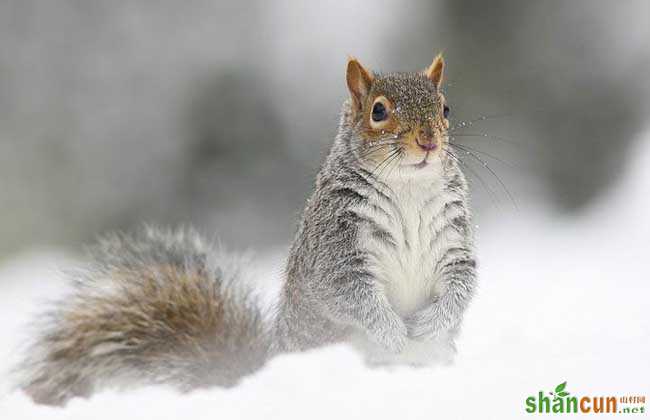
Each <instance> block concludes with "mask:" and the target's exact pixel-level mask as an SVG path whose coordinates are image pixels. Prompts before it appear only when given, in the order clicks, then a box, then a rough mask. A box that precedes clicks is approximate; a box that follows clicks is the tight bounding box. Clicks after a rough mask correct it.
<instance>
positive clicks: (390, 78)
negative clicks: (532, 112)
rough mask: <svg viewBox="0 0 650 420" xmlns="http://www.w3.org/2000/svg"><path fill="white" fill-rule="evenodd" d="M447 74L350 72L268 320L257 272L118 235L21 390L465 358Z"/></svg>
mask: <svg viewBox="0 0 650 420" xmlns="http://www.w3.org/2000/svg"><path fill="white" fill-rule="evenodd" d="M444 65H445V64H444V60H443V58H442V56H441V55H438V56H437V57H436V58H435V59H434V60H433V63H432V64H431V65H430V66H429V67H428V68H427V69H426V70H424V71H423V72H416V73H391V74H377V73H372V72H370V71H368V70H366V69H365V68H364V67H363V66H362V65H361V64H360V63H359V62H358V61H357V60H356V59H353V58H351V59H350V60H349V61H348V64H347V73H346V82H347V87H348V90H349V93H350V98H349V99H348V100H346V101H345V102H344V104H343V107H342V112H341V118H340V124H339V129H338V134H337V136H336V138H335V140H334V143H333V145H332V148H331V151H330V153H329V155H328V157H327V159H326V160H325V163H324V164H323V166H322V168H321V170H320V172H319V174H318V176H317V180H316V185H315V189H314V192H313V194H312V196H311V197H310V198H309V200H308V201H307V205H306V208H305V210H304V212H303V215H302V219H301V221H300V224H299V227H298V231H297V234H296V236H295V240H294V242H293V244H292V246H291V249H290V252H289V257H288V261H287V265H286V270H285V278H284V284H283V286H282V290H281V293H280V298H279V301H278V302H277V305H276V306H275V307H274V308H273V311H272V313H269V314H265V313H262V311H261V310H260V309H259V306H258V305H256V302H255V300H254V299H253V298H252V296H251V290H248V289H247V288H246V286H245V285H244V283H245V282H243V281H242V277H243V276H247V272H248V270H247V269H246V266H247V263H243V262H241V261H240V260H239V258H238V257H237V256H233V255H229V254H226V253H224V252H222V251H220V250H218V249H216V248H215V247H213V246H211V245H210V244H207V243H206V242H204V241H203V240H202V239H201V238H200V236H199V235H197V234H196V233H194V232H193V231H190V230H177V231H171V230H170V231H165V230H158V229H154V228H144V229H142V230H141V231H140V232H137V233H135V234H130V235H127V234H113V235H110V236H107V237H105V238H104V239H102V240H100V241H99V243H98V244H96V245H95V246H94V247H93V248H91V255H90V256H91V258H90V262H89V263H88V265H87V266H86V267H83V268H81V269H79V270H77V271H76V272H74V273H71V275H70V277H71V280H72V283H73V285H74V290H73V292H72V294H71V295H70V296H68V297H67V298H65V299H64V300H62V301H61V302H59V303H57V304H56V305H55V306H54V307H53V308H52V309H51V310H50V311H49V312H47V313H46V314H44V315H43V316H42V317H41V318H38V325H39V328H40V332H39V334H38V335H37V337H36V338H35V340H34V344H33V345H32V347H31V348H30V350H29V351H28V353H27V355H26V358H25V360H24V362H23V363H22V365H21V366H20V367H19V369H18V370H19V372H20V374H21V379H20V384H19V386H20V387H21V388H22V389H24V390H25V392H26V393H27V394H28V395H29V396H31V397H32V399H33V400H34V401H36V402H38V403H44V404H55V405H62V404H65V403H66V402H67V401H68V400H69V399H70V398H72V397H75V396H89V395H91V394H92V393H93V392H94V391H96V390H98V389H101V388H103V387H108V386H118V387H128V386H132V385H134V384H152V383H153V384H155V383H162V384H171V385H173V386H175V387H176V388H178V389H180V390H182V391H189V390H192V389H195V388H199V387H207V386H213V385H217V386H232V385H234V384H236V383H237V381H238V380H239V379H240V378H241V377H243V376H245V375H247V374H250V373H251V372H254V371H255V370H257V369H259V368H260V367H261V366H262V365H263V364H264V363H265V362H266V361H267V360H268V359H269V358H270V357H272V356H274V355H276V354H280V353H285V352H294V351H302V350H306V349H310V348H314V347H319V346H323V345H327V344H330V343H336V342H342V341H348V342H351V343H353V344H354V345H355V346H357V347H358V348H359V349H361V350H362V351H363V352H364V353H365V354H366V355H367V357H368V360H369V361H379V362H382V363H383V362H390V361H397V362H399V363H413V364H420V363H426V361H427V360H426V359H427V358H428V357H431V356H432V354H433V353H434V352H435V351H436V350H435V348H436V347H439V346H448V347H449V349H452V350H453V338H454V336H455V334H456V332H457V331H458V328H459V326H460V322H461V318H462V315H463V312H464V310H465V309H466V307H467V305H468V303H469V301H470V299H471V297H472V294H473V290H474V288H475V281H476V263H475V257H474V246H473V239H472V230H471V224H470V212H469V209H468V188H467V183H466V180H465V177H464V176H463V173H462V171H461V169H460V167H459V166H458V165H459V162H458V161H457V159H455V158H454V154H453V153H450V149H449V147H450V144H449V141H448V130H449V120H448V114H449V107H448V105H447V103H446V99H445V97H444V95H443V94H442V92H441V84H442V80H443V71H444ZM431 343H433V344H434V345H433V346H431V345H430V344H431Z"/></svg>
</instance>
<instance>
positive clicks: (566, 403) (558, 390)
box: [526, 381, 646, 414]
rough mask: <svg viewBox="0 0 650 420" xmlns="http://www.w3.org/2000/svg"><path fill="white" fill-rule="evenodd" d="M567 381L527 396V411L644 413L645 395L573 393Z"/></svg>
mask: <svg viewBox="0 0 650 420" xmlns="http://www.w3.org/2000/svg"><path fill="white" fill-rule="evenodd" d="M566 384H567V383H566V381H564V382H562V383H561V384H559V385H558V386H556V387H555V388H554V389H553V390H552V391H550V392H544V391H539V392H538V393H537V395H531V396H529V397H528V398H526V412H527V413H531V414H533V413H567V414H570V413H580V414H592V413H593V414H600V413H610V414H644V413H645V412H646V410H645V396H644V395H623V396H614V395H610V396H600V395H580V394H572V393H571V392H569V391H568V390H567V386H566Z"/></svg>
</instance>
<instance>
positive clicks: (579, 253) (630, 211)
mask: <svg viewBox="0 0 650 420" xmlns="http://www.w3.org/2000/svg"><path fill="white" fill-rule="evenodd" d="M648 139H650V134H649V135H646V136H645V138H644V140H646V141H639V142H637V146H638V149H637V150H636V153H635V154H634V158H633V159H632V162H631V164H630V165H629V166H628V167H627V168H626V174H625V175H624V177H623V180H622V182H620V183H619V184H618V185H617V186H616V187H615V188H614V189H612V190H611V191H609V192H607V193H606V194H605V195H603V196H602V197H601V198H600V199H599V200H598V201H597V202H596V203H594V204H593V205H592V206H591V207H590V208H589V209H587V210H585V211H584V212H583V213H582V214H580V215H578V216H573V217H560V216H557V215H554V214H553V213H552V211H550V210H548V209H546V208H545V207H544V205H543V204H542V203H540V202H536V201H534V200H532V199H528V200H521V199H520V204H522V202H523V203H524V204H523V206H520V207H521V209H520V210H519V211H518V212H516V213H512V214H507V213H504V212H501V213H499V214H498V215H496V216H495V217H493V220H491V222H489V223H483V225H482V226H481V229H480V231H479V238H478V239H479V247H480V248H479V253H480V288H479V291H478V294H477V296H476V298H475V300H474V302H473V304H472V306H471V307H470V309H469V311H468V312H467V314H466V318H465V324H464V328H463V331H462V334H461V337H460V340H459V343H458V349H459V352H458V355H457V357H456V359H455V361H454V363H453V364H451V365H449V366H436V367H430V368H411V367H392V368H390V369H386V368H369V367H367V366H365V365H364V364H363V362H362V360H361V357H360V356H359V355H358V354H357V353H355V352H354V350H352V349H351V348H350V347H348V346H342V345H341V346H334V347H330V348H325V349H320V350H317V351H312V352H308V353H304V354H298V355H286V356H282V357H278V358H277V359H274V360H272V361H271V362H270V363H269V364H268V365H267V366H266V367H265V368H264V369H263V370H262V371H260V372H259V373H257V374H255V375H253V376H251V377H249V378H247V379H245V380H244V381H243V382H242V384H241V385H240V386H238V387H236V388H234V389H230V390H223V389H211V390H205V391H198V392H194V393H191V394H189V395H179V394H176V393H175V392H174V391H172V390H169V389H165V388H162V387H148V388H143V389H140V390H137V391H130V392H128V393H120V392H116V391H106V392H102V393H99V394H97V395H95V396H94V397H93V398H91V399H90V400H80V399H76V400H73V401H71V402H70V403H69V404H68V406H67V407H66V408H65V409H60V408H50V407H42V406H37V405H34V404H33V403H32V402H31V401H29V400H28V399H27V397H26V396H25V395H23V394H22V393H21V392H20V391H12V390H9V389H8V388H7V387H8V384H9V375H8V374H6V373H3V375H2V376H1V377H0V380H1V381H2V382H3V385H4V388H3V389H4V391H3V392H2V394H0V395H1V396H0V418H2V419H28V418H38V419H50V418H52V419H84V420H86V419H90V418H92V419H114V418H124V419H127V418H141V419H148V418H155V419H161V420H162V419H178V418H188V419H190V418H191V419H193V420H199V419H215V418H220V419H223V418H225V419H229V418H233V419H244V418H279V417H281V418H283V419H292V418H298V419H321V418H322V419H325V418H327V419H331V418H339V417H343V418H375V419H383V418H386V419H389V418H393V419H394V418H403V419H419V418H422V419H434V418H444V419H453V418H459V419H466V418H498V419H505V418H522V417H524V416H526V415H527V414H526V413H525V412H524V407H525V406H524V401H525V399H526V397H527V396H528V395H533V394H536V393H537V392H538V391H540V390H547V391H548V390H550V389H552V388H553V387H554V386H555V385H557V384H559V383H561V382H563V381H568V385H567V389H568V390H569V391H571V392H572V393H574V394H575V393H579V394H585V395H646V396H648V391H649V389H648V383H649V382H648V379H647V375H648V373H650V359H649V358H648V355H650V316H649V315H650V310H649V309H648V308H649V305H648V303H647V296H648V295H650V282H649V281H648V280H649V278H648V274H647V273H648V272H649V271H650V258H649V255H648V254H649V253H648V251H649V250H650V246H648V241H649V239H648V238H650V221H649V219H648V216H649V215H650V197H649V196H648V185H650V141H647V140H648ZM71 263H72V261H71V260H70V259H69V258H68V257H66V256H65V255H63V254H60V253H57V252H34V253H30V254H28V255H24V256H22V257H19V258H17V259H15V260H13V261H9V262H7V263H5V264H4V265H2V266H0V284H2V288H3V289H2V293H1V294H0V326H1V331H0V369H2V371H3V372H6V371H7V370H8V369H9V368H10V367H11V366H12V364H13V363H14V362H15V360H17V357H18V356H19V354H20V347H19V345H20V343H21V340H23V339H24V337H25V334H26V330H25V328H24V324H25V322H27V321H28V320H29V319H30V315H31V314H33V313H34V311H35V310H37V309H38V307H39V306H40V304H41V302H42V300H43V299H44V298H52V297H54V296H57V295H60V293H61V289H62V288H61V283H60V282H59V281H57V280H59V279H60V278H61V276H60V274H58V270H57V267H65V266H66V265H69V264H71ZM269 264H271V263H269ZM277 264H278V262H277V261H276V262H275V266H276V267H277ZM274 272H276V273H277V272H279V270H277V269H276V270H274ZM646 409H647V407H646ZM601 416H602V417H605V416H603V415H601Z"/></svg>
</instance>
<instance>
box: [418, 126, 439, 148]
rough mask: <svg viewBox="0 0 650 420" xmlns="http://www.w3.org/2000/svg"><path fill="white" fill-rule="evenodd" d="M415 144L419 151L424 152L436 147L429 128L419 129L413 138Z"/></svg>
mask: <svg viewBox="0 0 650 420" xmlns="http://www.w3.org/2000/svg"><path fill="white" fill-rule="evenodd" d="M415 142H416V143H417V144H418V146H420V149H422V150H425V151H427V152H428V151H431V150H434V149H435V148H436V146H437V144H436V141H435V140H434V137H433V132H432V130H431V129H430V128H428V127H426V128H421V129H419V130H418V134H417V136H416V138H415Z"/></svg>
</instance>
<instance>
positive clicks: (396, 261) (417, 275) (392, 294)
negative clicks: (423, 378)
mask: <svg viewBox="0 0 650 420" xmlns="http://www.w3.org/2000/svg"><path fill="white" fill-rule="evenodd" d="M393 192H394V194H395V195H397V197H394V198H395V200H394V202H395V204H396V206H397V208H398V209H399V212H400V213H401V215H402V217H400V218H398V215H397V214H394V213H396V211H395V209H393V210H392V211H390V209H389V208H388V207H386V206H385V205H382V208H384V209H385V210H387V211H388V212H389V213H391V216H392V217H390V218H389V217H387V216H386V215H385V214H383V213H381V212H376V211H375V212H373V211H371V210H370V209H369V208H366V209H364V210H363V211H364V213H365V214H366V215H368V216H373V219H374V220H375V221H377V223H378V224H380V225H381V226H382V228H384V229H386V230H387V231H389V232H390V233H391V234H392V236H393V238H394V239H395V240H396V242H397V247H396V248H395V247H392V246H389V245H386V244H385V243H384V242H382V241H379V240H377V239H375V238H373V237H372V235H371V232H367V231H362V232H361V235H360V237H359V240H360V245H361V246H362V248H364V249H365V250H367V251H369V253H370V254H371V255H372V256H373V257H371V263H372V270H373V272H374V274H375V275H376V278H377V279H378V281H379V283H380V285H381V286H382V287H383V288H384V292H385V294H386V296H387V298H388V300H389V302H390V303H391V305H392V306H393V309H394V310H395V311H396V312H397V313H398V314H399V315H400V316H401V317H403V318H405V317H407V316H409V315H411V314H412V313H414V312H416V311H418V310H420V309H422V308H424V307H426V306H427V305H429V304H431V303H432V301H433V298H434V297H435V296H437V295H439V294H440V293H442V292H443V291H444V289H443V285H442V284H441V282H440V281H439V279H438V278H437V277H436V276H435V274H434V269H435V265H436V262H437V261H438V259H439V258H440V256H441V255H442V253H444V252H445V250H446V249H448V248H450V247H454V246H458V245H459V244H460V243H461V240H462V238H461V237H460V236H459V234H458V233H456V232H453V231H452V232H449V231H445V233H444V235H436V230H438V231H439V230H440V228H441V227H442V226H444V224H445V223H446V220H436V221H434V223H433V224H432V228H431V229H426V228H425V227H426V226H429V224H431V221H432V220H433V218H434V217H435V216H436V215H439V214H440V212H441V211H442V209H443V207H444V205H445V204H446V203H447V202H448V201H450V199H451V197H449V196H448V195H446V193H444V192H443V186H442V181H441V180H440V181H439V182H437V183H436V182H434V183H433V184H432V183H431V182H418V181H416V180H412V181H406V182H405V183H404V184H403V185H401V188H394V191H393ZM432 198H433V199H434V201H433V202H431V199H432ZM427 201H429V205H428V206H427V208H426V210H423V205H424V204H425V203H426V202H427ZM376 204H378V205H379V201H378V202H377V203H376ZM397 220H402V221H403V223H395V221H397ZM423 226H424V227H423ZM437 236H440V237H437ZM432 240H433V241H434V242H433V243H434V246H433V247H430V244H431V241H432ZM407 243H408V245H407ZM353 343H354V345H355V347H357V348H358V349H359V350H361V351H362V353H365V355H366V360H367V361H368V362H370V363H371V364H395V363H397V364H415V365H421V364H430V363H436V362H437V363H440V362H442V363H448V362H450V361H451V359H452V358H453V355H454V354H455V347H454V344H453V337H451V336H448V335H443V336H441V337H439V339H437V340H435V341H429V342H422V341H412V340H410V341H409V342H408V343H407V347H406V348H405V349H404V351H403V352H402V353H401V354H399V355H394V354H390V353H387V352H385V351H384V350H383V349H381V348H380V347H379V346H378V345H377V344H374V343H372V342H370V341H368V339H367V338H366V337H365V336H364V334H360V335H359V336H357V337H356V338H355V339H354V340H353Z"/></svg>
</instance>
